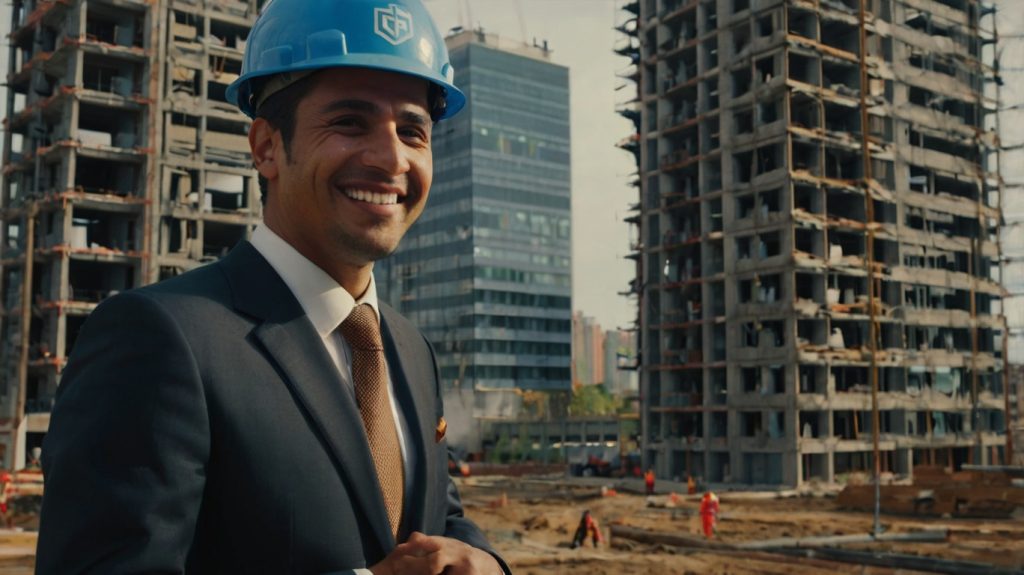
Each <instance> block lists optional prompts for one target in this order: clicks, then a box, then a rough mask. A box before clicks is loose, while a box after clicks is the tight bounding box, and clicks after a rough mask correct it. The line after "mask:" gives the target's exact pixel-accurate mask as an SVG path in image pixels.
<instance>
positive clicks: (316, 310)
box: [250, 224, 413, 575]
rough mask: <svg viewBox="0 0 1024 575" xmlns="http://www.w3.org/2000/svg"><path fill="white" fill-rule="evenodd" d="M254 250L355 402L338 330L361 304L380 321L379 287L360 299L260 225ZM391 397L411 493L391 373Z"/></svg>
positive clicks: (409, 466)
mask: <svg viewBox="0 0 1024 575" xmlns="http://www.w3.org/2000/svg"><path fill="white" fill-rule="evenodd" d="M250 241H251V242H252V245H253V247H255V248H256V251H258V252H260V254H261V255H262V256H263V257H264V258H266V259H267V261H268V262H269V263H270V266H271V267H272V268H274V271H276V272H277V273H278V275H280V276H281V279H283V280H284V283H285V284H286V285H287V286H288V289H290V290H291V292H292V294H293V295H294V296H295V299H297V300H299V304H300V305H301V306H302V309H303V310H304V311H305V312H306V317H308V318H309V321H310V322H312V323H313V327H314V328H315V329H316V331H317V333H318V334H320V338H321V340H323V342H324V347H325V348H326V349H327V353H328V354H329V355H330V356H331V359H332V360H333V361H334V365H335V366H336V367H337V368H338V374H339V383H340V384H341V385H343V386H344V387H345V389H346V390H347V392H348V393H350V394H352V399H353V401H355V387H354V386H353V383H352V350H351V348H350V347H349V345H348V342H347V341H345V338H344V336H342V335H341V331H340V330H339V329H338V327H339V326H341V323H342V322H343V321H345V319H346V318H347V317H348V315H349V314H350V313H351V312H352V309H353V308H355V306H357V305H359V304H364V303H365V304H369V305H370V307H372V308H373V311H374V312H375V313H376V314H377V321H378V322H379V321H380V310H379V308H378V307H377V284H376V282H375V281H374V279H373V274H370V285H369V287H367V288H366V292H365V293H363V295H362V296H361V297H360V298H359V299H358V300H357V299H355V298H354V297H353V296H352V294H350V293H348V291H346V290H345V288H343V287H341V286H340V285H338V282H336V281H334V278H332V277H331V276H329V275H328V274H327V272H325V271H324V270H322V269H320V267H318V266H317V265H316V264H314V263H313V262H311V261H310V260H309V259H308V258H306V256H304V255H302V254H301V253H299V252H298V250H296V249H295V248H294V247H292V246H291V244H289V243H288V242H286V241H284V240H283V239H281V237H280V236H278V235H277V234H276V233H274V231H273V230H271V229H270V228H268V227H267V226H266V225H264V224H261V225H259V226H257V227H256V229H255V230H254V231H253V233H252V240H250ZM388 397H389V398H390V400H391V412H392V413H393V414H394V416H395V422H397V423H398V425H396V426H395V428H396V429H397V430H398V444H399V445H400V446H401V449H402V461H403V465H404V468H405V492H406V493H409V490H410V489H411V486H412V481H411V480H412V469H413V465H412V462H411V460H410V454H409V449H408V447H407V446H406V442H405V437H406V421H405V417H403V415H402V413H401V411H400V410H399V409H398V404H397V403H396V402H395V384H394V381H393V380H392V379H391V373H390V371H389V372H388ZM355 573H358V574H360V575H365V574H366V573H369V571H368V570H362V569H356V570H355Z"/></svg>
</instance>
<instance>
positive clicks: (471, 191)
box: [376, 30, 572, 417]
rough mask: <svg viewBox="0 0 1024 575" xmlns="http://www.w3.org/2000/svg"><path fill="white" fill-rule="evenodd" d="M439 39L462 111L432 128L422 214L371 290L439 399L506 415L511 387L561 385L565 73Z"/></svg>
mask: <svg viewBox="0 0 1024 575" xmlns="http://www.w3.org/2000/svg"><path fill="white" fill-rule="evenodd" d="M447 42H448V47H449V50H450V52H451V58H452V65H453V66H454V68H455V70H456V78H455V82H456V84H457V85H458V86H459V87H460V88H461V89H462V90H464V91H465V92H466V94H467V96H468V97H469V103H468V104H467V108H466V109H465V110H464V111H463V112H462V113H461V114H459V115H457V116H456V117H455V118H454V119H452V120H449V121H445V122H442V123H440V124H438V125H436V126H435V130H434V183H433V187H432V189H431V196H430V199H429V201H428V203H427V209H426V210H425V212H424V214H423V216H422V217H421V218H420V220H419V222H417V223H416V224H415V225H414V226H413V227H412V229H411V230H410V231H409V233H408V235H406V237H405V239H404V240H403V241H402V245H401V247H400V248H399V251H398V252H397V253H396V254H395V255H394V256H393V257H392V258H390V259H389V260H388V261H386V262H379V263H378V265H377V268H376V274H377V282H378V290H379V292H380V294H381V297H382V298H383V299H385V300H387V301H389V302H390V303H392V305H393V306H394V307H396V308H397V309H399V310H400V311H401V312H402V313H403V314H404V315H405V316H406V317H408V318H409V319H411V320H412V321H413V322H414V323H415V324H416V325H417V326H418V327H419V328H420V329H421V330H422V331H423V332H424V334H425V335H426V336H427V338H428V339H429V340H430V341H431V343H432V344H433V345H434V348H435V349H436V351H437V354H438V369H439V370H440V374H441V379H442V381H443V382H444V385H445V386H446V388H447V390H448V391H449V392H451V391H461V392H462V394H463V401H464V403H465V400H466V396H467V394H469V395H472V396H473V397H472V401H473V402H474V410H473V413H474V414H475V415H476V416H478V417H486V416H500V415H511V414H512V411H513V410H514V408H515V405H517V403H518V402H517V400H515V397H516V396H517V395H518V394H517V393H516V390H517V389H518V390H546V391H554V390H569V389H570V387H571V376H570V358H571V352H570V345H571V344H570V342H571V316H572V311H571V310H572V307H571V305H572V304H571V297H570V296H571V268H570V219H569V205H570V197H569V192H570V153H569V152H570V148H569V71H568V69H567V68H565V67H564V66H559V65H557V64H553V63H552V62H551V61H550V51H549V50H548V49H547V47H546V46H531V45H527V44H522V43H519V42H509V41H508V40H506V39H501V38H498V37H496V36H493V35H489V34H484V33H483V32H482V31H479V30H473V31H464V32H460V33H456V34H453V35H451V36H449V37H448V39H447ZM485 392H491V393H485Z"/></svg>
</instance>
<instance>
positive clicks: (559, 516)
mask: <svg viewBox="0 0 1024 575" xmlns="http://www.w3.org/2000/svg"><path fill="white" fill-rule="evenodd" d="M456 481H458V482H459V484H460V487H459V489H460V492H461V493H462V497H463V503H464V505H465V507H466V514H467V515H468V516H469V517H471V518H472V519H473V520H474V521H476V522H477V523H478V524H479V525H480V526H481V527H482V528H483V529H484V530H485V531H486V532H487V535H488V536H489V538H490V539H491V542H492V543H493V544H494V545H495V547H496V548H497V549H498V551H499V552H501V554H502V556H503V557H505V558H506V560H507V561H508V562H509V564H510V565H511V567H512V569H513V572H514V573H516V575H547V574H566V575H619V574H623V573H628V574H632V573H637V574H647V573H650V574H658V575H661V574H673V575H696V574H711V575H726V574H727V575H747V574H762V573H764V574H778V575H783V574H796V575H811V574H820V573H828V572H831V573H836V574H842V573H850V574H853V573H856V574H861V575H868V574H871V575H875V574H889V573H894V574H895V573H899V574H910V573H918V571H910V570H906V569H893V568H884V567H867V566H861V565H856V564H851V563H839V562H833V561H825V560H821V559H807V558H795V557H788V556H783V555H778V554H771V553H768V552H760V551H740V552H737V551H708V550H691V549H684V548H680V547H669V546H665V545H645V544H640V543H635V542H632V541H629V540H624V539H614V540H612V541H611V544H610V545H608V544H607V542H606V544H605V545H604V546H602V547H599V548H597V549H594V548H593V547H591V546H590V544H589V543H588V544H587V545H586V546H585V547H583V548H581V549H570V548H569V542H570V541H571V539H572V535H573V532H574V531H575V529H576V524H577V522H578V521H579V518H580V514H581V513H582V511H583V510H584V509H589V510H590V511H591V513H592V515H593V516H594V517H596V518H597V519H598V521H599V522H600V524H601V526H602V529H603V532H604V533H605V537H606V539H607V538H608V533H609V529H610V526H611V525H613V524H620V525H625V526H629V527H636V528H643V529H648V530H654V531H658V532H664V533H671V534H677V535H689V536H691V537H695V538H696V537H701V527H700V518H699V516H698V515H697V513H696V511H697V507H698V499H697V497H696V496H691V497H687V496H681V497H679V502H678V504H677V505H676V506H675V507H665V504H666V503H668V502H669V500H670V496H669V495H668V494H667V493H659V494H658V495H655V496H653V497H651V498H648V497H644V496H643V495H640V494H639V491H640V490H641V489H642V485H641V483H640V482H639V481H636V482H629V483H623V482H615V481H612V482H605V481H602V480H596V479H590V480H586V479H567V478H565V477H561V476H547V477H518V478H514V477H503V476H484V477H471V478H467V479H457V480H456ZM602 483H604V484H605V485H606V486H610V487H612V488H613V489H614V491H615V492H616V494H615V495H612V496H601V494H600V486H601V485H602ZM720 497H721V505H722V513H721V516H720V521H719V528H718V539H719V540H720V541H722V542H725V543H739V542H749V541H758V540H764V539H776V538H781V537H813V536H828V535H852V534H866V533H868V532H869V531H870V529H871V524H872V518H871V515H870V514H867V513H858V512H849V511H843V510H840V509H838V508H837V506H836V504H835V499H834V498H831V497H825V496H800V497H788V498H777V497H776V494H771V493H721V494H720ZM22 519H23V521H19V523H25V522H27V524H28V525H31V523H33V521H31V520H30V519H28V518H22ZM882 525H883V527H884V528H885V530H886V532H897V533H898V532H909V531H915V530H921V529H935V528H939V527H945V528H948V529H949V530H950V537H949V540H948V541H944V542H939V543H868V544H860V545H852V546H846V547H844V548H846V549H861V550H873V551H884V552H896V553H903V554H911V555H918V556H926V557H941V558H944V559H949V560H956V561H974V562H980V563H987V564H991V565H996V566H999V567H1001V568H1003V569H1008V570H1011V571H1014V570H1019V571H1020V572H1021V573H1024V519H1008V520H981V519H922V518H914V517H893V516H887V515H884V514H883V517H882ZM35 540H36V534H35V532H33V531H30V530H26V531H12V530H0V574H3V575H29V574H31V573H32V571H33V565H34V563H35V561H34V553H35Z"/></svg>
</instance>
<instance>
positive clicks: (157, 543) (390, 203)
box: [36, 0, 529, 575]
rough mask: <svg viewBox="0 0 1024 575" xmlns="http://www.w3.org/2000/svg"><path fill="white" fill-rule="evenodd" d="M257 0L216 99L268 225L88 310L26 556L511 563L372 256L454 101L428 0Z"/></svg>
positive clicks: (413, 567)
mask: <svg viewBox="0 0 1024 575" xmlns="http://www.w3.org/2000/svg"><path fill="white" fill-rule="evenodd" d="M257 4H262V11H261V13H260V14H259V17H258V18H257V19H256V21H255V24H254V25H253V27H252V30H251V32H250V33H249V35H248V38H247V40H246V42H245V54H244V56H243V61H242V67H241V75H240V76H239V77H238V78H237V79H236V80H235V82H233V83H232V84H231V85H230V86H228V88H227V90H226V98H227V100H228V101H229V102H230V103H232V104H235V105H237V106H238V107H239V109H240V111H241V112H242V113H244V114H245V115H247V116H249V117H250V118H252V119H253V121H252V125H251V127H250V129H249V130H248V141H249V146H250V151H251V153H252V160H253V164H254V167H255V169H256V171H257V172H258V178H259V182H260V192H261V196H262V201H263V206H264V207H263V221H262V222H261V223H260V224H259V225H257V227H256V228H255V229H254V230H252V235H251V239H248V240H241V241H239V242H238V245H236V246H235V247H234V249H232V251H231V253H229V254H228V255H227V256H225V257H224V258H223V259H221V260H219V261H217V262H215V263H211V264H209V265H207V266H202V267H199V268H197V269H194V270H191V271H189V272H186V273H184V274H181V275H179V276H177V277H174V278H171V279H168V280H166V281H162V282H159V283H157V284H155V285H150V286H145V287H142V288H139V289H133V290H128V291H125V292H122V293H120V294H118V295H116V296H112V297H108V298H107V299H105V300H104V301H103V303H102V304H101V305H100V306H99V308H97V309H96V310H95V311H93V312H92V314H91V315H90V316H89V319H88V321H87V322H86V323H85V325H84V327H83V328H82V329H81V331H80V334H79V337H77V338H76V340H75V349H74V352H73V353H72V354H71V357H70V358H69V359H68V366H67V368H66V369H65V370H64V371H63V375H62V378H61V385H60V388H59V389H58V391H57V400H56V404H55V407H54V410H53V413H52V416H51V420H50V428H49V431H48V432H47V435H46V438H45V440H44V448H43V469H44V470H45V476H46V484H45V495H44V500H43V505H42V512H41V517H40V529H39V543H38V554H37V563H36V569H37V571H36V572H37V573H38V574H39V575H51V574H52V575H62V574H64V573H85V572H89V573H252V574H261V573H266V574H278V573H338V574H342V573H343V574H346V575H355V574H359V575H368V574H369V573H372V574H374V575H397V574H401V575H420V574H424V575H437V574H438V573H441V572H447V573H459V574H467V575H498V574H499V573H505V574H506V575H507V574H508V573H510V570H509V569H508V567H507V566H506V565H504V563H503V562H502V561H501V559H500V557H499V556H498V555H497V554H496V553H495V552H494V551H493V549H492V548H491V546H490V544H489V543H488V542H487V538H486V536H485V535H484V532H483V531H481V530H480V529H479V528H478V527H477V526H476V525H475V524H474V523H473V522H472V521H470V520H469V519H468V518H467V517H465V514H464V513H463V507H462V504H461V502H460V500H459V496H458V490H457V488H456V485H455V484H454V482H453V481H452V479H451V477H450V476H449V475H448V473H446V471H445V469H446V465H445V463H446V454H447V451H448V450H447V445H448V444H447V440H446V439H445V431H446V430H447V424H446V423H445V420H444V417H443V414H444V409H443V404H442V394H441V391H440V390H441V389H443V386H442V385H441V382H440V380H439V379H438V376H437V375H436V370H435V367H436V365H437V361H436V359H435V357H434V351H433V350H432V349H431V347H430V345H429V344H428V343H427V340H426V338H425V337H424V336H423V334H422V333H420V331H419V330H418V329H417V328H416V327H415V326H414V325H413V324H412V323H411V322H410V321H408V320H407V319H405V318H403V317H402V316H401V315H400V314H399V313H398V312H397V311H395V310H394V309H392V308H391V307H389V306H387V304H386V303H385V302H384V301H383V300H382V299H380V298H378V292H379V291H380V290H379V289H378V287H377V284H376V283H375V282H374V279H373V274H372V272H373V265H374V262H375V261H378V260H380V259H382V258H385V257H387V256H388V255H389V254H391V253H392V252H393V251H394V250H395V249H396V248H397V247H398V243H399V240H400V239H401V238H402V236H403V235H404V234H405V232H406V230H407V229H408V228H409V226H411V225H412V224H413V222H414V221H416V220H417V219H418V218H419V216H420V214H421V213H422V212H423V210H424V209H425V207H426V203H427V196H428V195H429V192H430V187H431V183H432V180H433V160H432V157H433V156H432V142H433V141H434V139H433V137H432V135H433V134H436V133H439V132H441V131H448V130H449V129H450V128H444V130H442V129H441V128H438V129H437V130H436V131H435V128H434V125H435V123H437V122H443V121H446V120H447V119H448V118H450V117H452V116H453V115H454V114H456V113H457V112H458V111H459V109H460V108H462V107H463V106H464V104H465V101H466V98H465V95H464V94H463V93H462V92H461V91H459V89H458V88H457V87H456V86H455V85H454V84H453V79H454V69H453V68H452V65H451V63H450V62H449V57H448V50H447V48H446V46H445V42H444V37H443V34H442V33H441V31H440V30H439V29H438V28H437V26H436V25H435V23H434V21H433V20H432V19H431V17H430V14H429V12H428V11H427V8H426V6H424V3H423V2H422V0H271V1H269V2H260V3H256V2H251V3H248V4H247V5H248V6H255V5H257ZM147 97H149V98H153V99H155V98H159V97H160V94H156V93H149V94H147ZM526 98H529V96H526ZM497 113H499V114H500V113H501V111H497ZM494 121H495V122H498V123H500V122H501V119H500V118H496V119H495V120H494ZM467 129H468V126H467ZM441 209H443V207H442V208H441Z"/></svg>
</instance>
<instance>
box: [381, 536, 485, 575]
mask: <svg viewBox="0 0 1024 575" xmlns="http://www.w3.org/2000/svg"><path fill="white" fill-rule="evenodd" d="M370 572H372V573H373V574H374V575H502V574H503V573H504V572H503V571H502V569H501V566H500V565H499V564H498V561H497V560H496V559H495V558H494V557H493V556H492V555H491V554H490V553H487V552H486V551H482V550H480V549H477V548H476V547H473V546H470V545H467V544H465V543H463V542H462V541H459V540H458V539H452V538H450V537H438V536H429V535H424V534H422V533H418V532H417V533H413V534H412V535H411V536H410V537H409V539H408V540H407V541H406V542H405V543H402V544H401V545H399V546H397V547H395V549H394V550H393V551H392V552H391V553H389V554H388V556H387V557H385V558H384V560H383V561H381V562H380V563H377V564H376V565H374V566H373V567H370Z"/></svg>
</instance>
